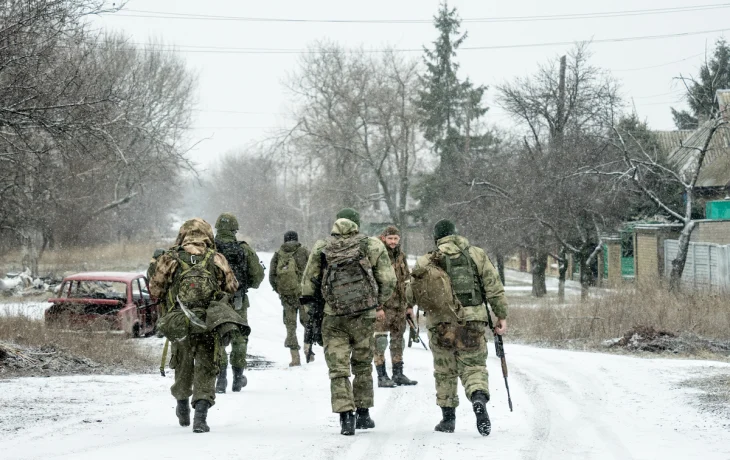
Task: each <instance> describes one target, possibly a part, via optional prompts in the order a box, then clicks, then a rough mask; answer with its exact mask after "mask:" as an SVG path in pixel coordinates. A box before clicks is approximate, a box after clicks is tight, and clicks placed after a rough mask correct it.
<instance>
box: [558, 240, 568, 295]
mask: <svg viewBox="0 0 730 460" xmlns="http://www.w3.org/2000/svg"><path fill="white" fill-rule="evenodd" d="M559 255H560V260H558V302H560V303H565V276H566V274H567V273H568V251H566V250H565V248H560V254H559Z"/></svg>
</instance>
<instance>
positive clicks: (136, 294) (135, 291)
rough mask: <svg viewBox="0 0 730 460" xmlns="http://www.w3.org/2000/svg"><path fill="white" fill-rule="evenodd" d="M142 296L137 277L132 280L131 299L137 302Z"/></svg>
mask: <svg viewBox="0 0 730 460" xmlns="http://www.w3.org/2000/svg"><path fill="white" fill-rule="evenodd" d="M142 298H144V297H143V294H142V290H141V289H140V287H139V278H137V279H136V280H134V281H132V299H133V300H134V301H135V302H137V301H138V300H139V299H142Z"/></svg>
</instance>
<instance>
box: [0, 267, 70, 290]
mask: <svg viewBox="0 0 730 460" xmlns="http://www.w3.org/2000/svg"><path fill="white" fill-rule="evenodd" d="M60 284H61V278H59V277H57V276H55V275H48V276H41V277H38V278H33V277H32V276H31V275H30V269H26V270H25V271H23V272H15V273H6V274H5V277H4V278H0V294H2V295H4V296H7V297H24V296H33V295H40V294H43V293H44V292H51V291H54V290H55V289H57V288H58V286H59V285H60Z"/></svg>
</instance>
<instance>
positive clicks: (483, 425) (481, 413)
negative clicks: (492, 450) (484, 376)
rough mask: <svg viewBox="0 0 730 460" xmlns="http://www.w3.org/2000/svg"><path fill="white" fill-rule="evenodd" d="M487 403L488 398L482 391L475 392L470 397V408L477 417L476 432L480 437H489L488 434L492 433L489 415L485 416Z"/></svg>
mask: <svg viewBox="0 0 730 460" xmlns="http://www.w3.org/2000/svg"><path fill="white" fill-rule="evenodd" d="M488 402H489V396H488V395H487V394H485V393H484V392H483V391H475V392H474V394H472V395H471V406H472V408H474V414H476V416H477V430H479V434H481V435H482V436H489V433H491V432H492V422H490V421H489V414H487V403H488Z"/></svg>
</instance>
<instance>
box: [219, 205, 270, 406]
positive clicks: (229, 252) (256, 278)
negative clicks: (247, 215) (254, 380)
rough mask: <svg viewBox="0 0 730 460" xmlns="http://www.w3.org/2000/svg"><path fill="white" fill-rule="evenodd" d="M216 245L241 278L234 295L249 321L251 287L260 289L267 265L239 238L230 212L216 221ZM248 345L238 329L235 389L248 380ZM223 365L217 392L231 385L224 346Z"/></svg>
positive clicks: (234, 346) (233, 361) (233, 359)
mask: <svg viewBox="0 0 730 460" xmlns="http://www.w3.org/2000/svg"><path fill="white" fill-rule="evenodd" d="M215 229H216V235H215V247H216V250H217V251H218V252H220V253H221V254H223V255H224V256H225V257H226V260H228V264H229V265H230V266H231V270H233V273H234V274H235V275H236V279H237V280H238V285H239V287H238V290H237V291H236V293H235V295H234V297H233V308H234V309H235V310H236V312H238V314H240V315H241V317H242V318H243V319H244V320H245V321H246V322H248V307H249V301H248V294H247V292H248V290H249V289H256V288H258V287H259V285H261V281H263V280H264V267H263V265H261V261H260V260H259V257H258V255H256V251H254V250H253V248H252V247H251V246H250V245H249V244H248V243H246V242H245V241H239V240H238V239H236V232H237V231H238V220H237V219H236V217H235V216H234V215H233V214H231V213H229V212H224V213H223V214H221V215H220V216H218V220H216V221H215ZM247 349H248V335H243V334H238V333H234V335H233V338H232V339H231V357H230V361H231V368H232V370H233V383H232V385H231V390H232V391H241V388H243V387H245V386H246V384H247V383H248V379H247V378H246V376H245V375H243V371H244V369H246V351H247ZM219 353H220V369H219V374H218V381H217V382H216V385H215V391H216V393H225V392H226V387H227V386H228V376H227V370H228V354H227V353H226V349H225V347H221V349H220V352H219Z"/></svg>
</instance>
